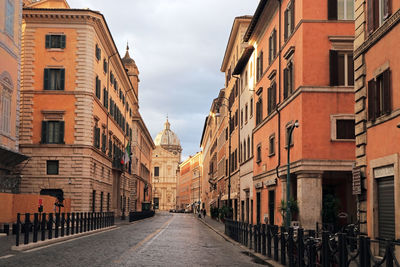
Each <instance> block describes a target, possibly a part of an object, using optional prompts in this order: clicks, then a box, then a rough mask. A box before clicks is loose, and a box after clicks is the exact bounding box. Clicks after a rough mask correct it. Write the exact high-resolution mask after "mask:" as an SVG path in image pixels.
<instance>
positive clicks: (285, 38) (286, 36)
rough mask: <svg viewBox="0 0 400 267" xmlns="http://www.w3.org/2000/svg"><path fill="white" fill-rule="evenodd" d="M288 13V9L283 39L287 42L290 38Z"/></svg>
mask: <svg viewBox="0 0 400 267" xmlns="http://www.w3.org/2000/svg"><path fill="white" fill-rule="evenodd" d="M288 12H289V10H288V9H286V10H285V14H284V16H285V23H284V34H283V39H284V40H285V41H286V40H287V38H288Z"/></svg>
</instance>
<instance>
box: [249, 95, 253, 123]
mask: <svg viewBox="0 0 400 267" xmlns="http://www.w3.org/2000/svg"><path fill="white" fill-rule="evenodd" d="M251 117H253V98H250V118H251Z"/></svg>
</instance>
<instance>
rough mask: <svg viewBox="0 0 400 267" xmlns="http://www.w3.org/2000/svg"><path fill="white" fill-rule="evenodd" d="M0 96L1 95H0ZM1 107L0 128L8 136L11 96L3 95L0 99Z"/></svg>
mask: <svg viewBox="0 0 400 267" xmlns="http://www.w3.org/2000/svg"><path fill="white" fill-rule="evenodd" d="M0 96H1V95H0ZM0 99H2V101H1V102H2V103H0V104H2V105H1V111H2V114H1V115H2V116H1V125H0V126H1V128H0V130H2V131H3V133H5V134H10V123H11V96H8V95H7V94H4V95H3V97H2V98H0Z"/></svg>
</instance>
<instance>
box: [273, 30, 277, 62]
mask: <svg viewBox="0 0 400 267" xmlns="http://www.w3.org/2000/svg"><path fill="white" fill-rule="evenodd" d="M272 44H273V48H274V49H273V51H272V60H273V59H274V58H275V56H276V30H275V29H274V31H273V34H272Z"/></svg>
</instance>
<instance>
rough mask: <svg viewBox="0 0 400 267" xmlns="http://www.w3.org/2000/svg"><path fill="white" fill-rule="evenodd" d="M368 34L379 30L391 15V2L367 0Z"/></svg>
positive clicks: (387, 0)
mask: <svg viewBox="0 0 400 267" xmlns="http://www.w3.org/2000/svg"><path fill="white" fill-rule="evenodd" d="M367 8H368V32H369V33H371V32H373V31H375V30H376V29H377V28H379V27H380V26H381V25H382V24H383V23H384V22H385V21H386V19H387V18H389V17H390V15H391V13H392V0H368V3H367Z"/></svg>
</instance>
